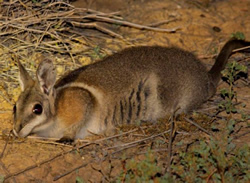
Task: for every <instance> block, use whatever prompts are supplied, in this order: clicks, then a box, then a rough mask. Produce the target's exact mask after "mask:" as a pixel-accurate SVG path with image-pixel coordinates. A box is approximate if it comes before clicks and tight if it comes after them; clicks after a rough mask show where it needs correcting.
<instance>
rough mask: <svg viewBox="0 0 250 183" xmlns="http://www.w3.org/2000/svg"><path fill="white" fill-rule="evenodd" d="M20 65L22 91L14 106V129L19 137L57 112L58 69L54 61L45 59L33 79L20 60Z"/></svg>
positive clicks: (34, 129) (28, 132)
mask: <svg viewBox="0 0 250 183" xmlns="http://www.w3.org/2000/svg"><path fill="white" fill-rule="evenodd" d="M18 66H19V72H20V75H19V81H20V85H21V90H22V93H21V94H20V96H19V98H18V100H17V102H16V105H15V106H14V108H13V112H14V129H13V131H14V133H15V135H17V136H19V137H26V136H27V135H28V134H30V133H32V132H35V131H36V128H37V127H39V126H41V125H42V124H44V123H46V122H48V120H50V119H51V118H52V117H53V115H54V113H55V108H54V101H55V95H56V94H55V89H54V85H55V81H56V70H55V67H54V65H53V63H52V61H51V60H48V59H45V60H43V61H42V62H41V63H40V65H39V67H38V69H37V71H36V80H33V79H32V77H31V76H30V75H29V74H28V72H27V71H26V69H25V68H24V67H23V65H22V64H21V63H20V62H18Z"/></svg>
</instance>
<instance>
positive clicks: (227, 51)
mask: <svg viewBox="0 0 250 183" xmlns="http://www.w3.org/2000/svg"><path fill="white" fill-rule="evenodd" d="M245 46H250V42H246V41H243V40H235V39H231V40H229V41H228V42H227V43H226V44H225V45H224V46H223V48H222V50H221V51H220V53H219V55H218V57H217V58H216V61H215V63H214V65H213V67H212V68H211V69H210V71H209V72H208V73H209V75H210V76H211V79H212V82H213V85H214V86H215V87H216V86H217V84H218V82H219V81H220V78H221V71H222V70H223V69H224V68H225V66H226V64H227V60H228V58H229V57H230V55H231V54H232V51H233V50H234V49H238V48H242V47H245ZM249 49H250V48H248V49H247V52H248V51H249Z"/></svg>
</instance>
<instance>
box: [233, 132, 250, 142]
mask: <svg viewBox="0 0 250 183" xmlns="http://www.w3.org/2000/svg"><path fill="white" fill-rule="evenodd" d="M249 133H250V131H247V132H245V133H243V134H240V135H236V136H234V137H233V138H232V140H236V139H238V138H240V137H243V136H245V135H247V134H249Z"/></svg>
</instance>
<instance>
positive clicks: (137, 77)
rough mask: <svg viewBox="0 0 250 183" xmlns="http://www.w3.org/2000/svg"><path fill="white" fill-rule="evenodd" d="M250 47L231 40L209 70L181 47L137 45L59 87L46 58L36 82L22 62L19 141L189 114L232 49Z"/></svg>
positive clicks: (213, 86)
mask: <svg viewBox="0 0 250 183" xmlns="http://www.w3.org/2000/svg"><path fill="white" fill-rule="evenodd" d="M249 45H250V42H245V41H241V40H230V41H228V42H227V43H226V44H225V46H224V47H223V48H222V50H221V52H220V54H219V55H218V57H217V59H216V62H215V64H214V65H213V67H212V68H211V70H210V71H207V70H206V68H205V66H204V65H203V64H202V63H201V62H200V61H199V60H198V59H197V58H196V57H195V56H194V55H193V54H192V53H190V52H187V51H184V50H182V49H179V48H175V47H172V48H165V47H160V46H139V47H132V48H128V49H125V50H123V51H121V52H118V53H115V54H114V55H111V56H108V57H106V58H104V59H103V60H102V61H100V62H96V63H94V64H91V65H88V66H84V67H81V68H79V69H76V70H74V71H72V72H70V73H69V74H66V75H65V76H63V77H62V78H60V79H59V80H58V81H57V82H56V70H55V67H54V66H53V63H52V61H51V60H50V59H44V60H43V61H42V62H41V63H40V65H39V67H38V69H37V72H36V77H37V79H36V80H33V79H32V78H31V76H30V75H29V74H28V72H27V71H26V70H25V68H24V67H23V66H22V64H21V63H20V62H18V66H19V70H20V85H21V90H22V93H21V94H20V96H19V98H18V101H17V102H16V105H15V106H14V108H13V110H14V130H13V131H14V133H15V134H16V135H18V136H19V137H26V136H27V135H29V134H37V135H38V136H42V137H54V138H69V139H78V138H84V137H85V136H87V135H91V134H92V133H94V134H98V133H101V132H103V131H105V130H108V129H112V128H113V127H114V126H116V125H118V124H124V123H126V124H128V123H132V122H133V121H138V120H140V121H155V120H157V119H159V118H164V117H166V116H167V115H171V114H173V113H175V114H176V115H178V114H180V113H187V112H189V111H191V110H193V109H196V108H197V107H199V106H200V105H201V104H202V103H204V102H205V101H207V100H208V99H209V98H210V97H211V96H213V95H214V93H215V91H216V86H217V84H218V82H219V80H220V78H221V71H222V70H223V69H224V67H225V65H226V63H227V60H228V58H229V56H230V55H231V53H232V50H233V49H236V48H241V47H244V46H249Z"/></svg>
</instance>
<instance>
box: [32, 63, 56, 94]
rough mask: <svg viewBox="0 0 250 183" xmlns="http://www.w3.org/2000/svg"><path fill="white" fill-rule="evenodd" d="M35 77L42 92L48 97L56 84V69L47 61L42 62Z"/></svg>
mask: <svg viewBox="0 0 250 183" xmlns="http://www.w3.org/2000/svg"><path fill="white" fill-rule="evenodd" d="M36 76H37V80H38V82H39V85H40V88H41V90H42V92H44V93H45V94H47V95H49V94H50V92H51V91H53V88H54V85H55V82H56V69H55V67H54V65H53V62H52V61H51V60H49V59H45V60H43V61H42V62H41V63H40V65H39V67H38V69H37V71H36Z"/></svg>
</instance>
